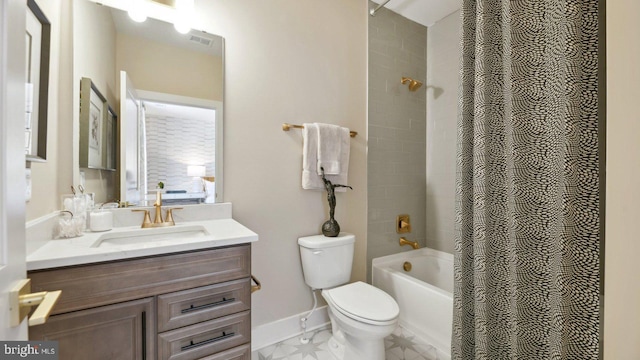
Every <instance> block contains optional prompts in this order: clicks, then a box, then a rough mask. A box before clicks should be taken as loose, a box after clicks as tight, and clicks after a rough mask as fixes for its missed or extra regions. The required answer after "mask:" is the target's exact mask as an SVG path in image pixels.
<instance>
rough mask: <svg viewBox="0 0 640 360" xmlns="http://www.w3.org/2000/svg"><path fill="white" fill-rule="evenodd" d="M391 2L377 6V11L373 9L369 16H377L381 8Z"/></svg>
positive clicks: (387, 0)
mask: <svg viewBox="0 0 640 360" xmlns="http://www.w3.org/2000/svg"><path fill="white" fill-rule="evenodd" d="M389 1H391V0H386V1H385V2H383V3H382V4H380V5H378V6H376V8H375V9H371V10H369V15H371V16H376V12H378V10H380V9H381V8H383V7H384V6H385V5H387V3H388V2H389Z"/></svg>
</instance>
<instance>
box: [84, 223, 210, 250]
mask: <svg viewBox="0 0 640 360" xmlns="http://www.w3.org/2000/svg"><path fill="white" fill-rule="evenodd" d="M206 235H209V233H208V232H207V230H206V229H205V228H204V227H203V226H201V225H187V226H169V227H159V228H148V229H142V228H141V229H133V230H125V231H118V232H112V233H107V234H104V235H101V236H100V237H99V238H98V239H97V240H96V242H95V243H94V244H93V245H91V247H109V246H123V245H135V244H144V243H151V242H157V241H165V240H171V239H186V238H188V239H191V238H197V237H202V236H206Z"/></svg>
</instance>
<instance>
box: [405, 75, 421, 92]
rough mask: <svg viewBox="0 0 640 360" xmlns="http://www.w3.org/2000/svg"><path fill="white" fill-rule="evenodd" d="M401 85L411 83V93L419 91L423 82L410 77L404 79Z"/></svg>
mask: <svg viewBox="0 0 640 360" xmlns="http://www.w3.org/2000/svg"><path fill="white" fill-rule="evenodd" d="M401 83H402V84H406V83H409V91H417V90H418V89H420V87H421V86H422V82H420V81H418V80H414V79H412V78H408V77H403V78H402V80H401Z"/></svg>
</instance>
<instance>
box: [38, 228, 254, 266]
mask: <svg viewBox="0 0 640 360" xmlns="http://www.w3.org/2000/svg"><path fill="white" fill-rule="evenodd" d="M189 228H198V229H201V230H202V234H199V236H197V237H193V236H181V235H180V234H179V233H178V234H177V235H176V236H175V237H174V236H163V238H162V239H159V240H151V241H145V242H139V243H132V244H123V245H122V244H109V245H108V246H98V245H99V244H100V243H101V239H104V238H108V237H117V236H118V234H119V233H120V234H123V233H126V232H135V233H137V234H140V235H144V234H145V233H147V234H153V233H154V232H157V231H162V230H159V228H149V229H141V228H140V226H139V225H136V226H121V227H115V228H113V229H112V230H109V231H104V232H90V231H87V232H85V233H84V235H82V236H79V237H75V238H69V239H52V240H48V241H43V242H40V243H39V244H38V246H37V247H36V248H34V249H33V250H32V251H28V253H27V270H40V269H48V268H56V267H62V266H72V265H80V264H89V263H95V262H103V261H113V260H122V259H129V258H136V257H141V256H150V255H161V254H169V253H175V252H182V251H191V250H199V249H206V248H212V247H220V246H230V245H239V244H245V243H251V242H254V241H257V240H258V235H257V234H256V233H254V232H253V231H251V230H249V229H248V228H246V227H245V226H244V225H242V224H240V223H239V222H237V221H235V220H233V219H231V218H222V219H220V218H218V219H212V220H199V221H183V222H180V223H176V225H175V226H171V227H167V228H160V229H168V231H174V232H175V231H180V230H183V229H184V230H188V229H189ZM169 229H170V230H169ZM147 231H149V232H147Z"/></svg>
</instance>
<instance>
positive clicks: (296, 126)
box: [282, 123, 358, 138]
mask: <svg viewBox="0 0 640 360" xmlns="http://www.w3.org/2000/svg"><path fill="white" fill-rule="evenodd" d="M291 128H294V129H304V126H302V125H295V124H287V123H284V124H282V131H289V130H291ZM349 135H351V137H352V138H353V137H356V135H358V132H357V131H349Z"/></svg>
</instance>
